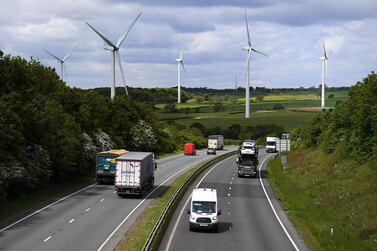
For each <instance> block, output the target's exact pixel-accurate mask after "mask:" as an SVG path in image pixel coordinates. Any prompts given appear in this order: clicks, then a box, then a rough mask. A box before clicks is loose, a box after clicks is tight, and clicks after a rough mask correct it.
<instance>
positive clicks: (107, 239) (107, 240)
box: [97, 159, 208, 251]
mask: <svg viewBox="0 0 377 251" xmlns="http://www.w3.org/2000/svg"><path fill="white" fill-rule="evenodd" d="M205 160H206V159H203V160H199V161H197V162H195V163H193V164H191V165H189V166H187V167H185V168H183V169H182V170H180V171H178V172H176V173H175V174H173V175H172V176H170V177H169V178H167V179H166V180H165V181H164V182H162V183H161V184H160V185H158V186H157V187H156V188H155V189H153V190H152V191H151V192H150V193H149V194H148V195H147V196H146V197H145V198H144V199H143V200H142V201H140V202H139V204H137V205H136V207H134V208H133V209H132V211H131V212H130V213H129V214H128V215H127V216H126V217H125V218H124V219H123V220H122V221H121V223H120V224H119V225H118V226H117V227H116V228H115V229H114V231H113V232H111V234H110V235H109V236H108V237H107V238H106V240H105V241H104V242H103V243H102V244H101V246H100V247H99V248H98V249H97V251H100V250H102V249H103V247H104V246H105V245H106V244H107V243H108V242H109V240H110V239H111V237H113V235H114V234H115V233H116V231H118V229H119V228H120V227H121V226H122V225H123V224H124V223H125V222H126V221H127V220H128V218H130V216H131V215H132V214H133V213H134V212H135V211H136V209H138V208H139V207H140V205H141V204H143V203H144V201H146V200H147V199H148V198H149V197H150V196H151V195H152V194H153V193H154V192H155V191H156V190H157V189H158V188H159V187H161V186H162V185H164V184H165V183H166V182H168V181H169V180H171V179H172V178H173V177H174V176H176V175H178V174H179V173H181V172H183V171H185V170H186V169H188V168H190V167H193V166H194V165H196V164H198V163H200V162H202V161H205ZM207 160H208V159H207Z"/></svg>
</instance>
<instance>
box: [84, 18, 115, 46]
mask: <svg viewBox="0 0 377 251" xmlns="http://www.w3.org/2000/svg"><path fill="white" fill-rule="evenodd" d="M85 23H86V24H87V25H88V26H89V27H90V28H91V29H92V30H93V31H94V32H95V33H97V35H98V36H100V37H101V38H102V39H103V41H105V42H106V44H108V45H109V46H111V47H113V48H116V46H115V45H114V44H113V43H112V42H111V41H110V40H109V39H107V38H106V37H105V36H104V35H102V34H101V33H99V31H97V30H96V29H94V27H93V26H91V25H90V24H89V23H88V22H85Z"/></svg>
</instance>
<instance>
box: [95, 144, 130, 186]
mask: <svg viewBox="0 0 377 251" xmlns="http://www.w3.org/2000/svg"><path fill="white" fill-rule="evenodd" d="M126 153H128V151H126V150H125V149H114V150H109V151H104V152H99V153H97V156H96V180H97V183H98V184H102V183H105V182H107V183H112V184H114V179H115V169H116V158H117V157H119V156H121V155H123V154H126Z"/></svg>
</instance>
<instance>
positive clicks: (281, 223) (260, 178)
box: [259, 155, 300, 251]
mask: <svg viewBox="0 0 377 251" xmlns="http://www.w3.org/2000/svg"><path fill="white" fill-rule="evenodd" d="M272 156H274V155H270V156H268V157H267V158H265V159H264V160H263V161H262V163H261V164H260V165H259V181H260V184H261V185H262V188H263V192H264V194H265V195H266V198H267V200H268V203H269V204H270V207H271V209H272V211H273V212H274V214H275V217H276V219H277V220H278V222H279V223H280V226H281V227H282V228H283V230H284V233H285V234H286V235H287V237H288V239H289V240H290V242H291V243H292V245H293V247H294V248H295V249H296V250H297V251H299V250H300V249H299V248H298V247H297V245H296V243H295V242H294V240H293V239H292V237H291V236H290V234H289V233H288V231H287V229H286V228H285V226H284V224H283V222H282V221H281V220H280V217H279V215H278V214H277V213H276V210H275V208H274V206H273V205H272V202H271V200H270V197H269V196H268V194H267V191H266V189H265V188H264V184H263V180H262V175H261V169H262V166H263V164H264V162H265V161H266V160H267V159H269V158H270V157H272Z"/></svg>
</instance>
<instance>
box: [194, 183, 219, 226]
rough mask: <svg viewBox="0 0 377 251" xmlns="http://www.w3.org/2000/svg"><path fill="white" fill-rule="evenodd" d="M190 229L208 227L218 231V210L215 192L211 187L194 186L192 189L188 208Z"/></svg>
mask: <svg viewBox="0 0 377 251" xmlns="http://www.w3.org/2000/svg"><path fill="white" fill-rule="evenodd" d="M187 214H189V215H190V218H189V223H190V231H192V230H194V229H210V230H212V231H214V232H217V231H218V222H219V219H218V216H219V215H221V210H218V204H217V192H216V189H212V188H196V189H194V190H193V191H192V195H191V204H190V209H188V210H187Z"/></svg>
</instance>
